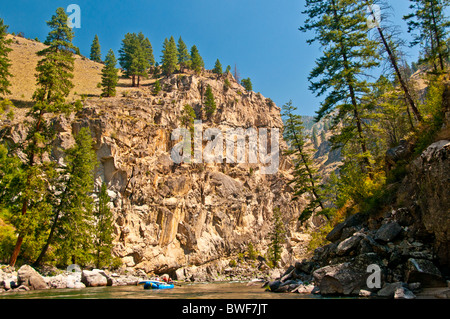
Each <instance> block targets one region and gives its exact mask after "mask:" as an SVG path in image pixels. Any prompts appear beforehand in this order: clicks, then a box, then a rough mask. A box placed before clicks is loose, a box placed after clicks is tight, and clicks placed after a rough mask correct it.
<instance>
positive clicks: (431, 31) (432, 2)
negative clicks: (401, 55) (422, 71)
mask: <svg viewBox="0 0 450 319" xmlns="http://www.w3.org/2000/svg"><path fill="white" fill-rule="evenodd" d="M410 1H411V6H410V8H411V9H412V10H414V12H413V13H411V14H409V15H406V16H404V19H405V20H407V22H408V32H409V33H411V34H412V35H413V37H414V38H413V41H412V42H411V45H412V46H415V45H418V44H420V45H421V46H422V48H424V61H425V62H429V63H430V64H431V65H432V66H433V68H434V71H440V72H445V70H446V69H447V65H446V64H447V61H448V57H449V48H448V46H447V40H448V33H447V29H448V28H449V27H450V21H449V19H448V17H446V15H445V10H446V9H447V8H448V6H449V5H450V1H449V0H410Z"/></svg>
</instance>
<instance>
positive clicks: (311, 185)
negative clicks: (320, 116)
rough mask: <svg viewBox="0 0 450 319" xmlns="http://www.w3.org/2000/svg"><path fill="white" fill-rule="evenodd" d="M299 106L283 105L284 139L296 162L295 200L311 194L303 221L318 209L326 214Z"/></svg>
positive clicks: (289, 153) (302, 215)
mask: <svg viewBox="0 0 450 319" xmlns="http://www.w3.org/2000/svg"><path fill="white" fill-rule="evenodd" d="M296 111H297V108H296V107H295V106H293V105H292V101H289V102H288V103H286V104H285V105H283V114H282V116H283V119H284V123H285V126H284V132H283V137H284V140H285V141H286V142H287V143H288V145H289V149H288V150H287V151H286V152H285V154H286V155H288V156H291V158H292V160H293V163H294V179H293V180H292V181H291V182H290V184H292V185H293V188H294V200H296V199H298V198H299V197H300V196H302V195H303V194H309V196H310V203H309V204H308V205H307V207H306V208H305V209H304V210H303V212H302V213H301V215H300V220H301V221H306V220H307V219H308V218H309V217H311V215H312V214H314V213H315V212H316V211H317V212H319V209H320V211H321V212H322V213H323V214H325V213H326V211H325V210H324V209H325V207H324V205H323V200H322V196H321V193H320V184H319V180H318V177H317V172H316V170H315V167H314V163H313V161H312V155H311V152H310V151H309V150H308V148H307V146H306V141H307V137H306V136H305V134H304V133H303V131H304V127H303V122H302V120H301V116H300V115H297V114H295V113H297V112H296Z"/></svg>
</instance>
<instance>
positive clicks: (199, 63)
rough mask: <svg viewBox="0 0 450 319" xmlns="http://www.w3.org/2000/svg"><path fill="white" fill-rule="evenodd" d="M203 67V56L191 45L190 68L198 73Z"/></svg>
mask: <svg viewBox="0 0 450 319" xmlns="http://www.w3.org/2000/svg"><path fill="white" fill-rule="evenodd" d="M204 67H205V63H204V62H203V58H202V57H201V56H200V53H199V52H198V49H197V46H195V45H193V46H192V48H191V69H192V70H194V71H195V72H196V73H197V74H200V73H201V72H202V70H203V68H204Z"/></svg>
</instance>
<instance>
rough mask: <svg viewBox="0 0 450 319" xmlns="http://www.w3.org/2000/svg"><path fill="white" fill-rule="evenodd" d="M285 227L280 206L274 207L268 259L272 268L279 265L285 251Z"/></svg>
mask: <svg viewBox="0 0 450 319" xmlns="http://www.w3.org/2000/svg"><path fill="white" fill-rule="evenodd" d="M285 233H286V230H285V227H284V223H283V219H282V216H281V211H280V208H279V207H276V208H274V209H273V218H272V230H271V232H270V233H269V240H270V244H269V249H268V251H267V257H268V260H269V262H270V264H271V266H272V268H276V267H277V266H278V262H279V261H280V260H281V253H282V252H283V244H284V242H285Z"/></svg>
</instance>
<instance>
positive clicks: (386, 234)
mask: <svg viewBox="0 0 450 319" xmlns="http://www.w3.org/2000/svg"><path fill="white" fill-rule="evenodd" d="M401 231H402V227H401V226H400V225H399V224H398V223H396V222H390V223H387V224H384V225H383V226H381V227H380V228H379V229H378V231H377V232H376V234H375V240H377V241H381V242H386V243H387V242H390V241H392V240H393V239H395V237H397V236H398V235H399V234H400V232H401Z"/></svg>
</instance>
